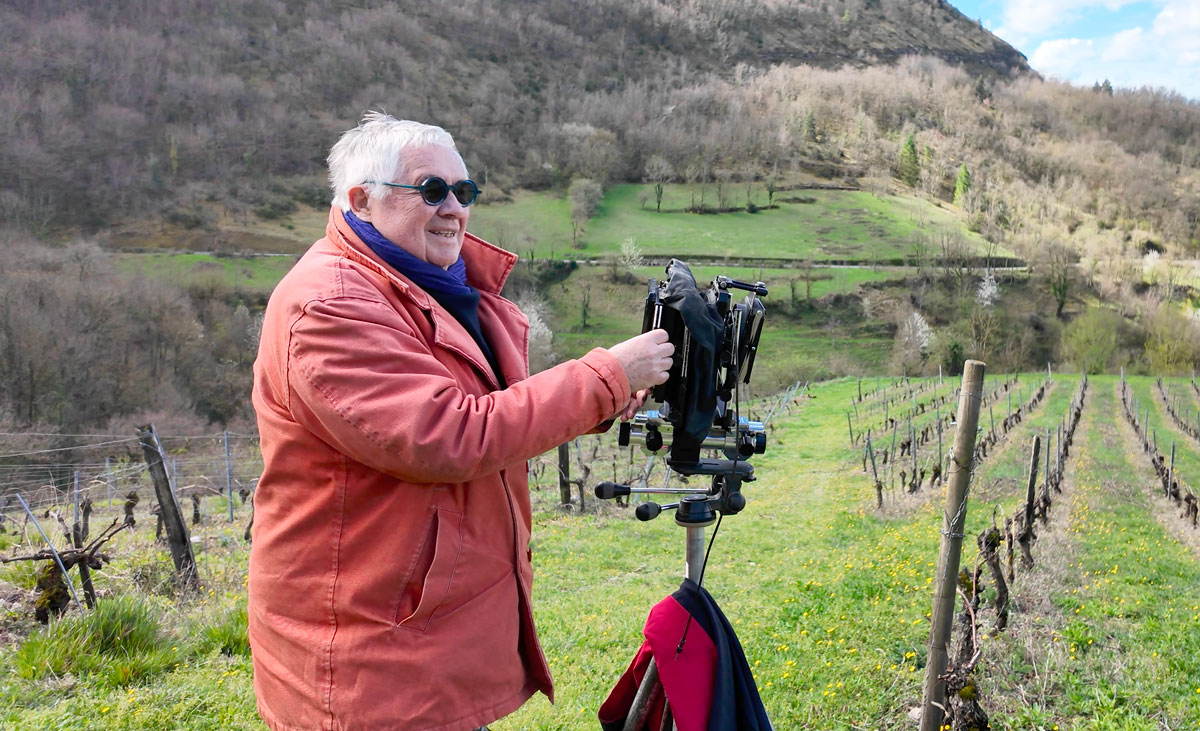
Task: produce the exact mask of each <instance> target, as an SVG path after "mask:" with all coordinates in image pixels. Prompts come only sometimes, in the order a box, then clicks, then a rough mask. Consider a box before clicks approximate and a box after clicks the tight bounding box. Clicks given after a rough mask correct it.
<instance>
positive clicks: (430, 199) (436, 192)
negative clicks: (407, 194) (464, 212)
mask: <svg viewBox="0 0 1200 731" xmlns="http://www.w3.org/2000/svg"><path fill="white" fill-rule="evenodd" d="M449 193H450V186H449V185H447V184H446V181H445V180H442V179H441V178H430V179H428V180H426V181H425V182H424V183H421V198H422V199H423V200H424V201H425V202H426V203H428V204H429V205H431V206H436V205H441V202H442V201H444V200H446V196H447V195H448V194H449Z"/></svg>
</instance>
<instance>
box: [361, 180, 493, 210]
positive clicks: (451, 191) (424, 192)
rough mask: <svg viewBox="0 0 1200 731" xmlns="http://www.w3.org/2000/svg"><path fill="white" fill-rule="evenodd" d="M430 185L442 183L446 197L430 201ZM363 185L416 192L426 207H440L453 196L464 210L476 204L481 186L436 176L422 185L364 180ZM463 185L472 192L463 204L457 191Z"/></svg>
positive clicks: (471, 182) (422, 182) (470, 181)
mask: <svg viewBox="0 0 1200 731" xmlns="http://www.w3.org/2000/svg"><path fill="white" fill-rule="evenodd" d="M430 183H440V184H441V185H444V186H445V191H446V193H445V195H443V196H442V197H441V198H439V199H437V200H436V201H431V200H429V196H428V192H429V189H428V186H429V184H430ZM362 184H363V185H368V184H373V185H386V186H387V187H389V188H404V189H406V190H415V191H418V192H420V194H421V200H423V201H425V203H426V205H430V206H440V205H442V203H443V202H444V201H445V200H446V198H448V197H450V195H453V196H454V199H455V200H457V201H458V203H459V205H461V206H462V207H463V208H466V207H467V206H469V205H471V204H472V203H474V202H475V201H476V200H478V199H479V193H480V190H479V185H478V184H476V182H475V181H474V180H471V179H470V178H463V179H462V180H460V181H458V182H457V183H453V184H451V183H448V182H446V181H445V180H443V179H442V178H440V177H438V176H436V175H431V176H429V177H428V178H425V179H424V180H422V181H421V184H420V185H404V184H403V183H387V182H384V181H382V180H364V181H363V182H362ZM463 185H469V186H470V187H469V188H467V190H469V191H471V198H470V200H467V201H466V202H463V199H462V198H461V197H459V195H458V191H457V190H456V189H457V188H459V187H460V186H463Z"/></svg>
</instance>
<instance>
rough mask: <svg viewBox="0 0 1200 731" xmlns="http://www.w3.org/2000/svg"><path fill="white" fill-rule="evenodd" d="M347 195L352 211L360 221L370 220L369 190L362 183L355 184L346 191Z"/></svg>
mask: <svg viewBox="0 0 1200 731" xmlns="http://www.w3.org/2000/svg"><path fill="white" fill-rule="evenodd" d="M346 195H347V196H348V197H349V198H350V212H351V213H353V214H354V215H355V216H356V217H357V218H358V219H359V220H360V221H370V220H371V212H370V211H369V210H368V209H367V199H368V196H367V191H366V189H365V188H363V187H362V186H361V185H355V186H354V187H352V188H350V190H348V191H346Z"/></svg>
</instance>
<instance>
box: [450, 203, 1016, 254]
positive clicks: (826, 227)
mask: <svg viewBox="0 0 1200 731" xmlns="http://www.w3.org/2000/svg"><path fill="white" fill-rule="evenodd" d="M646 188H647V186H644V185H635V184H623V185H614V186H612V187H610V188H609V189H608V190H607V191H606V193H605V196H604V201H603V203H601V205H600V208H599V210H598V211H597V213H596V216H595V217H594V218H593V219H592V220H591V221H589V222H588V224H587V226H586V230H585V232H584V234H583V235H582V236H581V237H580V244H581V246H580V248H578V249H576V248H572V246H571V244H572V232H571V218H570V216H571V210H570V203H569V202H568V201H567V200H566V199H565V198H556V197H554V196H553V195H551V194H548V193H536V194H535V193H522V194H520V195H518V196H517V197H516V198H515V199H514V200H513V201H512V202H508V203H496V204H491V205H488V204H483V203H481V204H480V205H479V207H478V209H476V210H473V211H472V214H471V215H472V217H471V230H472V231H475V232H476V233H478V234H480V235H481V236H483V237H484V238H487V239H489V240H492V241H493V242H495V243H500V245H502V246H506V247H509V248H511V249H512V250H513V251H517V252H519V253H521V254H526V253H529V252H532V253H533V254H534V255H535V256H537V257H539V258H546V257H550V256H553V257H555V258H590V257H595V256H600V255H603V254H608V253H615V252H617V251H619V250H620V247H621V243H622V242H623V241H624V240H625V239H626V238H629V237H632V238H633V239H634V240H635V241H636V242H637V244H638V246H639V247H641V249H642V251H643V252H644V253H645V254H647V255H654V256H676V257H680V258H685V259H686V258H687V257H689V256H704V257H705V258H714V257H715V258H734V259H736V258H739V257H752V258H760V257H761V258H774V259H795V260H803V259H814V260H817V261H823V260H847V261H860V262H864V263H869V262H871V261H873V260H877V259H888V258H895V257H903V256H906V255H908V254H909V253H910V252H911V250H912V245H913V242H914V240H915V239H916V238H917V236H918V235H920V234H924V235H926V236H929V237H930V239H931V241H932V237H933V235H934V234H935V233H936V232H939V231H943V230H945V231H951V232H954V233H956V234H959V235H961V236H962V237H963V239H964V241H966V243H967V245H968V246H969V247H970V248H971V249H972V250H974V251H975V252H976V253H980V254H982V253H984V251H985V244H984V241H983V239H982V238H981V237H980V236H979V235H978V234H975V233H972V232H970V231H967V229H966V226H965V222H964V220H963V218H962V216H961V214H959V213H956V212H951V211H950V210H948V209H945V208H939V207H937V206H934V205H932V204H930V203H928V202H927V201H925V200H923V199H919V198H913V197H900V196H875V195H873V194H871V193H865V192H861V191H821V190H804V191H789V192H787V193H779V194H777V198H778V199H779V200H781V201H784V202H778V204H777V205H778V207H777V208H773V209H763V210H760V211H759V212H758V213H749V212H747V211H746V210H745V192H744V187H743V186H741V185H734V186H730V191H731V197H730V205H736V206H739V207H740V208H741V210H738V211H735V212H729V213H721V214H715V213H714V214H705V215H701V214H695V213H684V212H682V209H683V208H685V207H687V206H689V205H691V189H690V188H689V187H688V186H684V185H667V186H665V193H664V196H663V212H662V213H656V212H655V211H654V202H653V200H651V201H650V202H649V203H648V204H647V205H646V206H643V205H642V203H641V202H639V200H638V198H639V196H640V195H641V194H642V193H644V191H645V190H646ZM754 197H756V198H757V199H758V204H759V205H765V204H766V193H765V192H762V191H759V192H758V193H756V194H755V196H754ZM705 198H706V202H707V204H708V205H710V206H715V205H716V202H717V196H716V192H715V189H714V188H713V186H707V190H706V193H705ZM801 199H803V200H806V201H811V202H803V203H801V202H787V201H795V200H801ZM697 202H698V199H697ZM668 211H670V212H668ZM938 253H939V252H937V251H934V250H932V249H931V250H930V252H929V254H930V255H937V254H938ZM997 253H998V254H999V255H1006V254H1007V252H997Z"/></svg>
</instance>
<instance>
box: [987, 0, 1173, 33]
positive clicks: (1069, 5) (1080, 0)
mask: <svg viewBox="0 0 1200 731" xmlns="http://www.w3.org/2000/svg"><path fill="white" fill-rule="evenodd" d="M1142 1H1144V0H1005V2H1004V21H1003V26H1002V30H1003V31H1005V32H1007V33H1008V34H1010V35H1011V36H1012V37H1013V38H1014V39H1018V38H1021V37H1034V38H1036V37H1038V36H1042V35H1045V34H1046V33H1051V32H1053V31H1055V30H1058V29H1061V28H1062V27H1063V26H1066V25H1068V24H1070V23H1071V22H1073V21H1075V20H1076V19H1078V18H1079V16H1080V15H1082V14H1083V13H1085V12H1086V11H1087V10H1089V9H1091V8H1101V7H1102V8H1106V9H1107V10H1112V11H1116V10H1120V9H1121V8H1123V7H1125V6H1126V5H1133V4H1134V3H1137V2H1142ZM1183 1H1184V2H1186V0H1183ZM1176 2H1179V0H1176ZM1004 37H1006V38H1007V37H1009V36H1008V35H1006V36H1004Z"/></svg>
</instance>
